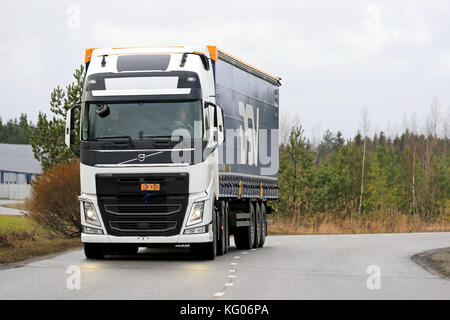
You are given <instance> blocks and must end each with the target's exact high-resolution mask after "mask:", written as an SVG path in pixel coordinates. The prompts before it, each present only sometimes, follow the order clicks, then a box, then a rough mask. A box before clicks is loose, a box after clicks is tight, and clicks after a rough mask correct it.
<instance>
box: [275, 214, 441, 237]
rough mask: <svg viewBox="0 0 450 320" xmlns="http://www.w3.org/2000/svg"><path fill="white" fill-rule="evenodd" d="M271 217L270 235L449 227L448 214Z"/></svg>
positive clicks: (397, 230) (421, 229)
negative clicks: (427, 217) (431, 217)
mask: <svg viewBox="0 0 450 320" xmlns="http://www.w3.org/2000/svg"><path fill="white" fill-rule="evenodd" d="M269 219H270V218H269ZM272 220H273V224H272V225H269V226H268V233H269V234H272V235H282V234H290V235H295V234H307V235H311V234H355V233H363V234H364V233H410V232H448V231H450V215H442V216H440V217H436V218H434V219H433V220H432V221H425V220H424V219H423V218H421V217H419V216H418V215H415V216H411V215H406V214H401V213H398V212H376V213H374V214H371V215H370V216H365V217H355V216H353V217H349V216H346V215H343V214H317V215H314V216H312V217H311V216H302V215H281V214H277V215H275V216H274V217H273V218H272Z"/></svg>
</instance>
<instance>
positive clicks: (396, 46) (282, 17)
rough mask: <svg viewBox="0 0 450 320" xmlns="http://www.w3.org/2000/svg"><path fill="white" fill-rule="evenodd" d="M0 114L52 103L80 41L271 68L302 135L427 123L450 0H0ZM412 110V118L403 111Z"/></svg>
mask: <svg viewBox="0 0 450 320" xmlns="http://www.w3.org/2000/svg"><path fill="white" fill-rule="evenodd" d="M0 21H1V22H0V24H1V28H0V38H1V43H2V44H1V50H0V68H1V70H2V71H3V75H4V76H3V77H1V78H0V94H1V104H0V116H1V118H2V119H3V120H6V119H9V118H12V117H18V116H19V115H20V113H21V112H24V113H28V114H29V115H30V117H31V119H33V120H36V118H37V114H38V111H44V112H47V113H48V112H49V104H48V101H49V96H50V92H51V90H52V88H54V87H56V86H57V85H61V86H65V85H67V84H68V83H69V82H70V81H71V79H72V73H73V71H74V69H75V68H76V67H77V66H79V65H80V64H81V63H82V62H83V59H84V49H85V48H88V47H114V46H128V45H132V46H146V45H148V46H157V45H175V44H176V45H179V44H181V45H183V44H213V45H217V46H219V47H220V48H222V49H224V50H225V51H227V52H230V53H231V54H233V55H235V56H238V57H240V58H242V59H244V60H246V61H248V62H249V63H251V64H253V65H255V66H257V67H260V68H262V69H263V70H265V71H267V72H269V73H272V74H274V75H277V76H280V77H281V78H282V87H281V91H280V108H281V115H282V116H284V117H289V118H294V117H297V118H298V119H300V121H301V123H302V124H303V126H304V127H305V129H306V132H307V134H308V135H310V136H311V135H316V136H321V135H322V132H323V131H324V130H325V129H327V128H328V129H331V130H332V131H337V130H341V131H342V132H343V133H344V135H345V136H347V137H350V136H353V135H354V134H355V133H356V131H357V130H358V129H359V127H360V122H361V121H360V118H361V109H362V108H363V106H367V107H368V110H369V117H370V121H371V128H372V131H374V130H380V129H383V130H387V131H388V133H391V134H393V133H395V132H396V130H399V129H401V128H403V127H404V123H405V119H411V117H416V119H417V122H419V123H424V119H425V118H426V116H427V114H428V111H429V109H430V104H431V101H432V99H433V98H437V99H439V102H440V105H441V112H442V114H443V116H448V106H449V105H450V1H447V0H427V1H423V0H405V1H401V0H397V1H391V0H389V1H376V0H373V1H365V0H353V1H350V0H345V1H337V0H327V1H325V0H324V1H318V0H314V1H302V0H298V1H294V0H291V1H282V0H278V1H273V0H271V1H261V0H260V1H243V0H240V1H229V0H227V1H217V2H216V1H212V0H205V1H193V0H189V1H168V0H165V1H155V0H150V1H149V0H147V1H132V0H129V1H113V0H108V1H99V0H96V1H20V0H15V1H2V2H1V4H0ZM408 121H409V120H408Z"/></svg>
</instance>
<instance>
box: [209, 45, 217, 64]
mask: <svg viewBox="0 0 450 320" xmlns="http://www.w3.org/2000/svg"><path fill="white" fill-rule="evenodd" d="M207 48H208V50H209V55H210V56H211V59H213V60H214V61H217V59H218V58H219V53H218V50H217V47H216V46H207Z"/></svg>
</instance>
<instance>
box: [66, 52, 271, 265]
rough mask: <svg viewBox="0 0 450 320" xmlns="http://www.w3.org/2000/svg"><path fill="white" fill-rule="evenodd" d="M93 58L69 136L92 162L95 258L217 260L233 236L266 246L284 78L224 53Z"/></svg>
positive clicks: (86, 165) (86, 203) (89, 239)
mask: <svg viewBox="0 0 450 320" xmlns="http://www.w3.org/2000/svg"><path fill="white" fill-rule="evenodd" d="M85 63H86V70H87V71H86V79H85V85H84V90H83V95H82V101H81V104H80V105H77V106H75V107H74V108H72V109H70V110H69V111H68V113H67V126H66V137H65V139H66V144H67V146H68V147H70V148H71V149H72V150H73V151H74V152H75V153H76V154H77V155H78V156H79V157H80V173H81V195H80V197H79V200H80V210H81V223H82V234H81V239H82V242H83V243H84V250H85V254H86V257H87V258H89V259H101V258H103V257H104V256H105V255H108V254H134V253H136V252H137V250H138V248H139V247H152V246H153V245H158V246H160V245H181V244H183V245H186V244H188V245H189V246H190V248H191V251H192V253H193V254H196V255H198V256H201V257H203V258H205V259H214V258H215V257H216V255H223V254H225V253H226V252H227V251H228V247H229V245H230V235H234V243H235V245H236V246H237V248H239V249H250V248H257V247H262V246H263V245H264V242H265V238H266V235H267V220H266V215H267V214H269V213H271V211H272V209H271V207H270V206H269V205H268V203H267V201H269V200H277V199H278V123H279V121H278V119H279V87H280V78H278V77H275V76H272V75H270V74H268V73H266V72H264V71H262V70H260V69H257V68H255V67H253V66H251V65H249V64H247V63H245V62H244V61H242V60H240V59H238V58H235V57H233V56H231V55H230V54H227V53H226V52H224V51H222V50H220V49H218V48H217V47H215V46H199V47H188V46H179V47H160V48H107V49H87V50H86V59H85ZM78 111H80V113H79V114H80V118H79V119H80V120H79V122H78V120H76V115H77V114H78V113H77V112H78ZM78 124H79V125H78ZM76 128H79V131H78V129H76Z"/></svg>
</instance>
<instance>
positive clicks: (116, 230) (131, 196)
mask: <svg viewBox="0 0 450 320" xmlns="http://www.w3.org/2000/svg"><path fill="white" fill-rule="evenodd" d="M149 181H151V182H152V183H154V182H155V181H157V183H158V184H160V186H161V188H160V190H159V191H158V192H156V193H155V192H152V193H151V194H150V195H149V193H147V192H145V191H144V192H143V191H141V188H140V185H141V183H145V182H149ZM96 184H97V185H96V188H97V199H98V206H99V209H100V214H101V216H102V218H103V222H104V224H105V227H106V231H107V233H108V234H110V235H113V236H119V237H120V236H173V235H178V234H179V233H180V230H181V226H182V224H183V221H184V217H185V214H186V210H187V203H188V194H189V192H188V191H189V176H188V175H187V174H183V173H181V174H166V175H162V174H152V175H134V174H128V175H122V174H120V175H97V176H96Z"/></svg>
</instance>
